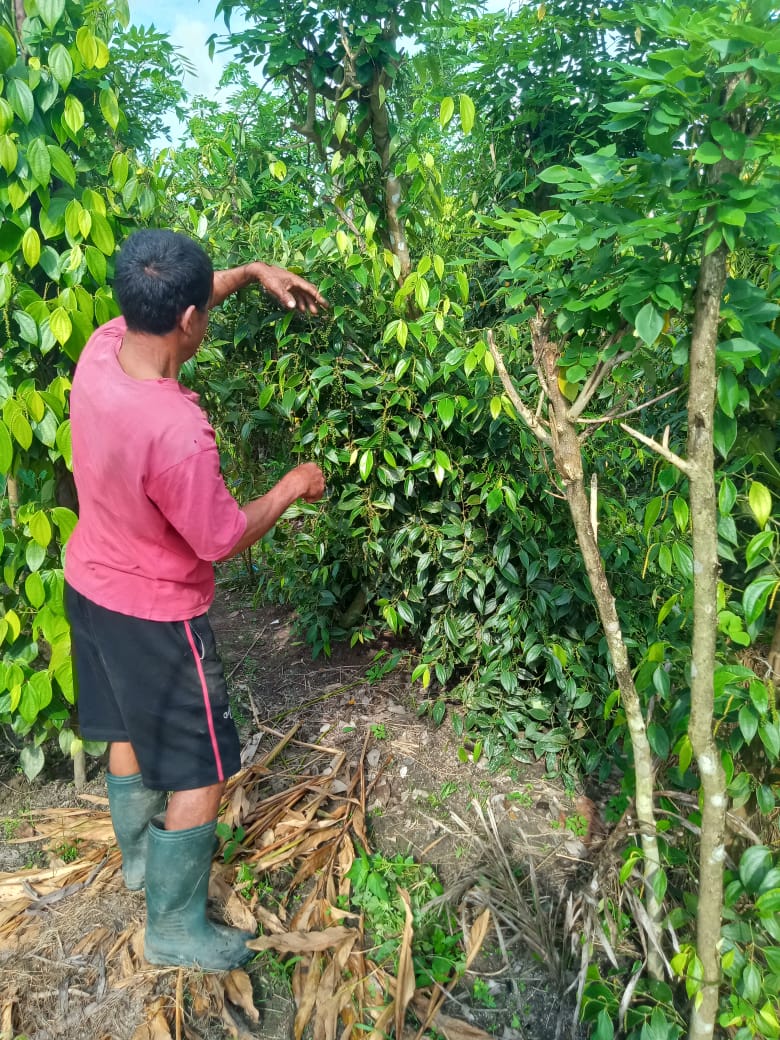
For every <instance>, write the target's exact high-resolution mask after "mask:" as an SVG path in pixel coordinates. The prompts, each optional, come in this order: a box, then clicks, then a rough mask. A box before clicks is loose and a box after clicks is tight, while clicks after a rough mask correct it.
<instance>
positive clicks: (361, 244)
mask: <svg viewBox="0 0 780 1040" xmlns="http://www.w3.org/2000/svg"><path fill="white" fill-rule="evenodd" d="M324 201H325V202H327V203H329V204H330V205H331V206H332V207H333V208H334V209H335V211H336V212H337V213H338V215H339V217H340V218H341V219H342V220H343V221H344V223H345V224H346V225H347V227H348V228H349V230H350V231H351V232H352V234H353V235H354V236H355V238H356V239H357V243H358V246H359V247H360V249H361V250H363V251H365V248H366V240H365V238H363V234H362V232H361V231H360V229H359V228H358V226H357V224H356V223H355V221H354V220H353V219H352V217H350V215H349V213H347V212H345V211H344V210H343V209H342V208H341V206H339V205H338V203H336V202H335V201H334V200H333V199H331V198H327V197H325V198H324Z"/></svg>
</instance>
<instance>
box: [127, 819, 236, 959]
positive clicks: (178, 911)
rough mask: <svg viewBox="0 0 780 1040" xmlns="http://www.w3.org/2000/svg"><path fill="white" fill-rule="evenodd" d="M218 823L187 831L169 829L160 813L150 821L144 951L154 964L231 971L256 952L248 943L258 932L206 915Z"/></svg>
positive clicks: (213, 822) (213, 821)
mask: <svg viewBox="0 0 780 1040" xmlns="http://www.w3.org/2000/svg"><path fill="white" fill-rule="evenodd" d="M216 824H217V821H216V820H212V821H211V822H210V823H204V824H203V825H202V826H200V827H193V828H191V829H190V830H186V831H166V830H165V829H164V823H163V820H162V819H161V818H159V817H158V818H157V819H155V820H152V822H151V823H150V824H149V848H148V852H147V857H146V937H145V939H144V956H145V957H146V959H147V960H148V961H149V963H150V964H172V965H181V966H182V967H186V968H200V969H201V970H202V971H230V970H232V969H233V968H237V967H238V966H239V965H240V964H244V963H245V962H246V961H248V960H249V959H250V958H251V957H253V956H254V953H253V951H252V950H249V949H247V946H246V943H247V940H248V939H254V937H255V936H254V933H253V932H242V931H241V930H240V929H238V928H228V926H227V925H224V924H216V923H215V922H214V921H210V920H209V919H208V918H207V917H206V901H207V899H208V889H209V869H210V867H211V857H212V855H213V854H214V830H215V828H216Z"/></svg>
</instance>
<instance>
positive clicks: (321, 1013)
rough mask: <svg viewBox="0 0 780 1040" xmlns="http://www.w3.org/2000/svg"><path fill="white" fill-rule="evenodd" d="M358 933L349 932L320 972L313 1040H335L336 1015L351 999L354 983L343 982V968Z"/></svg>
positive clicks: (337, 1015)
mask: <svg viewBox="0 0 780 1040" xmlns="http://www.w3.org/2000/svg"><path fill="white" fill-rule="evenodd" d="M357 938H358V933H357V932H352V934H351V935H350V937H349V938H347V939H346V940H345V941H344V942H343V943H341V945H339V946H337V947H336V949H335V950H334V951H333V954H332V956H331V959H330V962H329V963H328V965H327V967H326V968H325V970H324V971H323V973H322V977H321V979H320V985H319V988H318V990H317V999H316V1001H315V1004H314V1012H315V1017H314V1032H313V1036H314V1040H335V1038H336V1031H337V1027H338V1020H339V1015H340V1014H341V1012H342V1011H344V1010H345V1009H346V1008H347V1007H348V1006H349V1004H350V1002H351V1000H352V990H353V989H354V987H355V984H356V980H355V979H350V980H348V981H347V982H345V981H344V969H345V968H346V966H347V962H348V961H349V956H350V954H351V953H352V947H353V946H354V945H355V942H356V941H357Z"/></svg>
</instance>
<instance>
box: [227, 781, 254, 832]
mask: <svg viewBox="0 0 780 1040" xmlns="http://www.w3.org/2000/svg"><path fill="white" fill-rule="evenodd" d="M249 808H250V803H249V797H248V796H247V793H246V788H244V786H243V785H241V784H237V785H236V789H235V790H234V791H233V793H232V794H231V795H230V799H229V800H228V804H227V806H226V807H225V812H224V814H223V816H222V822H223V823H226V824H228V826H229V827H233V828H236V827H238V826H240V825H241V824H242V823H243V822H244V819H245V818H246V815H247V813H248V812H249Z"/></svg>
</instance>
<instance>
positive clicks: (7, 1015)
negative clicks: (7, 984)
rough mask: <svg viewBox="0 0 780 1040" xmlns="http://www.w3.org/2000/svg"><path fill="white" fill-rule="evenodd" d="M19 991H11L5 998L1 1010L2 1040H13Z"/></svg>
mask: <svg viewBox="0 0 780 1040" xmlns="http://www.w3.org/2000/svg"><path fill="white" fill-rule="evenodd" d="M16 998H17V991H16V988H13V989H11V991H10V992H8V993H6V995H5V997H4V998H3V1004H2V1008H0V1040H12V1038H13V1037H14V1035H15V1033H14V1009H15V1008H16Z"/></svg>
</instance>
